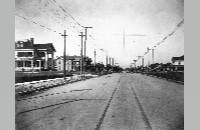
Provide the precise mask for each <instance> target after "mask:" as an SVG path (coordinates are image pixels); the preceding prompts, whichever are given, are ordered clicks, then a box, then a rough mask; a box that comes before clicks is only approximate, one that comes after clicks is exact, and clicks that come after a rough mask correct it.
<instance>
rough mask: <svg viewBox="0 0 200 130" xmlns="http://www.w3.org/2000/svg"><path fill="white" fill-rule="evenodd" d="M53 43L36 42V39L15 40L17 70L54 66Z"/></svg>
mask: <svg viewBox="0 0 200 130" xmlns="http://www.w3.org/2000/svg"><path fill="white" fill-rule="evenodd" d="M55 51H56V50H55V48H54V46H53V43H46V44H34V39H33V38H31V39H30V40H29V39H27V40H24V41H17V42H15V70H16V71H22V70H24V71H30V70H42V69H53V68H54V52H55Z"/></svg>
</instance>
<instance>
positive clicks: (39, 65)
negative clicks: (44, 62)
mask: <svg viewBox="0 0 200 130" xmlns="http://www.w3.org/2000/svg"><path fill="white" fill-rule="evenodd" d="M39 67H40V68H41V60H39Z"/></svg>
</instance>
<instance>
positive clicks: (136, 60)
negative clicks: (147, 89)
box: [133, 60, 137, 68]
mask: <svg viewBox="0 0 200 130" xmlns="http://www.w3.org/2000/svg"><path fill="white" fill-rule="evenodd" d="M133 61H134V62H135V64H134V65H135V68H136V62H137V60H133Z"/></svg>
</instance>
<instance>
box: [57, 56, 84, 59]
mask: <svg viewBox="0 0 200 130" xmlns="http://www.w3.org/2000/svg"><path fill="white" fill-rule="evenodd" d="M80 58H81V56H66V60H75V59H80ZM58 59H63V56H60V57H58Z"/></svg>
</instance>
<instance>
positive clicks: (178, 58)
mask: <svg viewBox="0 0 200 130" xmlns="http://www.w3.org/2000/svg"><path fill="white" fill-rule="evenodd" d="M175 60H184V55H182V56H180V57H172V61H175Z"/></svg>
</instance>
